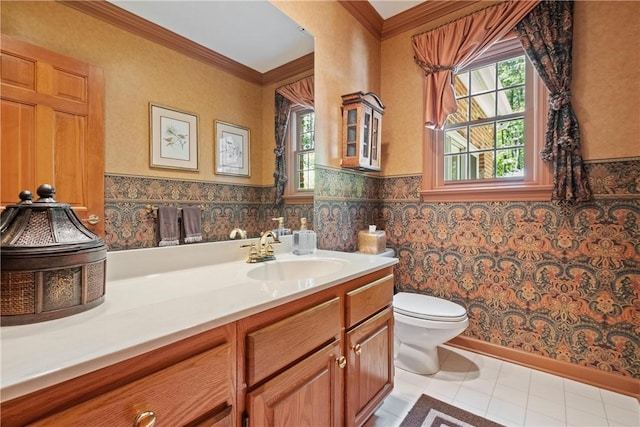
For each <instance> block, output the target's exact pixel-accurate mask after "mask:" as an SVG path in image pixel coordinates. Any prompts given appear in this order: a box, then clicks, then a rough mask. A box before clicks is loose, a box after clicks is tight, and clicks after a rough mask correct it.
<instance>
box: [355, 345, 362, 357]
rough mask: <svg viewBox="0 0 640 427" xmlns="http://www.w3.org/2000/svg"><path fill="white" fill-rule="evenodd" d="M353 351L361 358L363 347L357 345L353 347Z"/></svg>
mask: <svg viewBox="0 0 640 427" xmlns="http://www.w3.org/2000/svg"><path fill="white" fill-rule="evenodd" d="M353 351H354V352H355V353H356V354H357V355H358V356H359V355H360V353H362V346H361V345H360V344H356V345H354V346H353Z"/></svg>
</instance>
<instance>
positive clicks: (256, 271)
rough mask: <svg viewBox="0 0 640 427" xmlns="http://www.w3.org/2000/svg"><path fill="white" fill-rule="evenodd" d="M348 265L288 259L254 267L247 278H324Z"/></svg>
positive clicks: (339, 261)
mask: <svg viewBox="0 0 640 427" xmlns="http://www.w3.org/2000/svg"><path fill="white" fill-rule="evenodd" d="M347 264H348V262H347V261H343V260H338V259H317V258H316V259H299V260H298V259H289V260H275V261H268V262H265V263H264V264H261V265H259V266H258V267H255V268H253V269H251V270H249V272H248V273H247V276H248V277H249V278H251V279H255V280H278V281H286V280H303V279H313V278H315V277H321V276H326V275H328V274H332V273H335V272H337V271H338V270H341V269H342V268H343V267H345V266H346V265H347Z"/></svg>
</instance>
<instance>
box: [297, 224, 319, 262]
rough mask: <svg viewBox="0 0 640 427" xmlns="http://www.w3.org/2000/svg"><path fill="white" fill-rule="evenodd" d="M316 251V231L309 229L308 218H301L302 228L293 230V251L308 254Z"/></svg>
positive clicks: (298, 253)
mask: <svg viewBox="0 0 640 427" xmlns="http://www.w3.org/2000/svg"><path fill="white" fill-rule="evenodd" d="M315 251H316V232H315V231H313V230H307V219H306V218H300V230H296V231H294V232H293V253H294V254H295V255H308V254H312V253H314V252H315Z"/></svg>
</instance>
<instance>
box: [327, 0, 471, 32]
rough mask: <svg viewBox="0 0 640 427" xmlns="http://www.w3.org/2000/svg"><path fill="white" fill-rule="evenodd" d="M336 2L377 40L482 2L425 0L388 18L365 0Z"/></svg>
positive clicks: (469, 0)
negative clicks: (383, 16)
mask: <svg viewBox="0 0 640 427" xmlns="http://www.w3.org/2000/svg"><path fill="white" fill-rule="evenodd" d="M338 3H340V4H341V5H342V6H343V7H344V8H345V9H347V11H348V12H349V13H350V14H351V15H352V16H353V17H354V18H356V20H357V21H358V22H360V24H362V26H363V27H364V28H365V29H367V30H368V31H369V32H371V33H372V34H373V35H374V36H376V38H378V40H386V39H389V38H391V37H393V36H397V35H398V34H401V33H404V32H405V31H409V30H411V29H412V28H416V27H419V26H420V25H423V24H426V23H427V22H429V21H433V20H435V19H439V18H442V17H443V16H447V15H449V14H451V13H454V12H456V11H458V10H460V9H464V8H466V7H469V6H472V5H474V4H476V3H482V0H430V1H425V2H424V3H420V4H419V5H417V6H414V7H412V8H411V9H408V10H405V11H404V12H402V13H399V14H397V15H395V16H392V17H391V18H389V19H382V17H381V16H380V14H379V13H378V11H376V10H375V8H374V7H373V6H372V5H371V3H369V1H367V0H338Z"/></svg>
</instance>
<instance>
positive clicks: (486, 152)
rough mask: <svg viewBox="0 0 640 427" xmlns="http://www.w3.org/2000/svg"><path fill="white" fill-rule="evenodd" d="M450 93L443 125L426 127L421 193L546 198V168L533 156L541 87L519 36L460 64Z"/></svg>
mask: <svg viewBox="0 0 640 427" xmlns="http://www.w3.org/2000/svg"><path fill="white" fill-rule="evenodd" d="M454 91H455V95H456V103H457V108H458V109H457V111H456V112H455V113H454V114H451V115H450V116H449V117H448V118H447V122H446V123H445V126H444V127H443V129H442V130H437V131H432V130H428V129H427V130H425V132H426V133H427V134H426V136H425V139H426V144H427V145H426V148H427V149H426V150H425V151H426V153H425V155H426V156H430V159H429V158H428V157H427V158H425V170H424V173H423V188H424V189H423V190H422V191H421V194H422V195H423V198H424V199H425V200H429V201H467V200H468V201H473V200H486V201H489V200H549V199H550V198H551V178H550V171H549V168H548V167H546V165H544V164H542V160H540V157H539V154H538V153H539V152H540V151H541V150H542V147H543V144H544V135H545V126H546V114H547V111H548V110H547V106H546V105H547V103H546V89H545V88H544V85H543V84H542V82H541V81H540V79H539V78H538V76H537V74H536V73H535V70H534V69H533V67H532V65H531V64H530V62H529V60H528V59H527V58H526V55H525V53H524V50H523V49H522V46H521V45H520V42H519V41H518V40H517V39H516V38H511V39H509V40H506V41H503V42H500V43H496V44H495V45H494V46H493V47H492V48H491V49H490V50H489V51H487V52H486V53H485V54H483V55H482V57H480V58H478V59H476V60H475V61H474V62H473V63H472V64H470V65H469V66H468V67H467V68H465V69H463V70H459V71H458V72H457V73H456V74H455V80H454ZM429 148H430V149H429ZM428 167H430V169H429V168H428Z"/></svg>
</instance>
